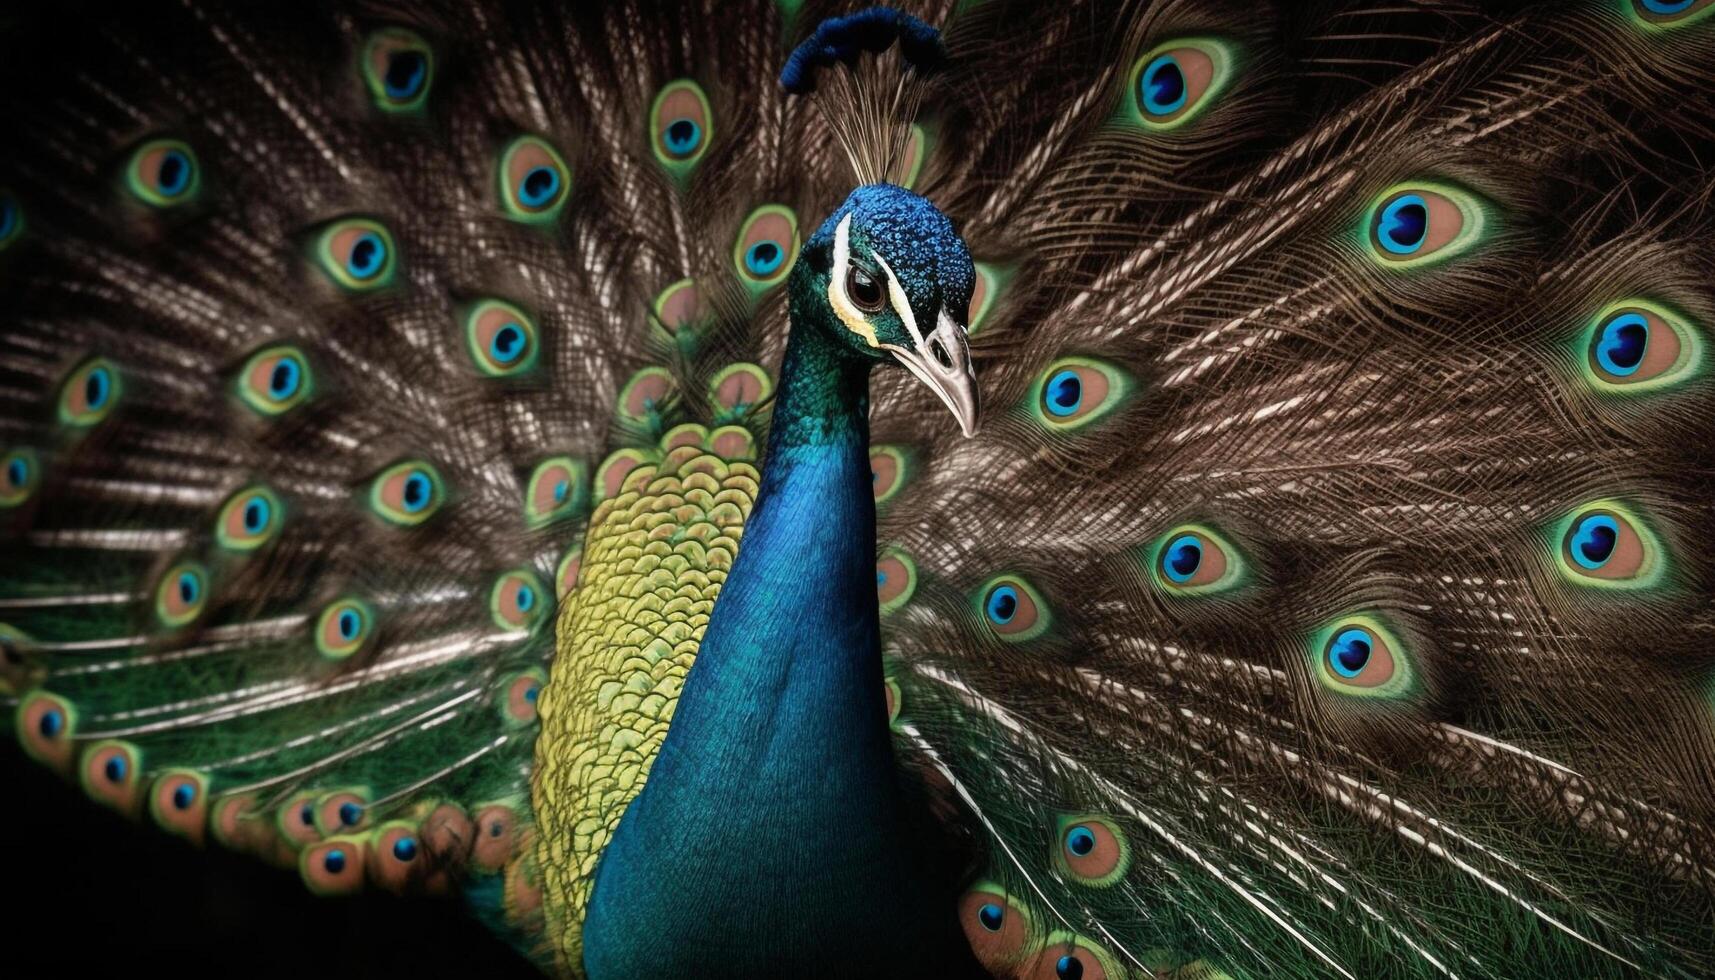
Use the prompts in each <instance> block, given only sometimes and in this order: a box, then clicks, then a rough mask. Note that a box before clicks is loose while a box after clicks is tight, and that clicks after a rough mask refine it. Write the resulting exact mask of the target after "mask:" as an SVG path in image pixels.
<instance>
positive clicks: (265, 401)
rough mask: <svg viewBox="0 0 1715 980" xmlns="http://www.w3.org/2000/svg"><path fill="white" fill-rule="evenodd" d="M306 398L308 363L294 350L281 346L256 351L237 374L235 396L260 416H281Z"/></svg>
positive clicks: (300, 353) (308, 377)
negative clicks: (236, 393) (236, 391)
mask: <svg viewBox="0 0 1715 980" xmlns="http://www.w3.org/2000/svg"><path fill="white" fill-rule="evenodd" d="M309 396H310V365H309V361H308V360H306V359H305V357H304V354H303V352H302V351H300V350H298V349H297V348H296V347H292V346H289V345H282V346H279V347H269V348H267V349H266V350H261V351H258V352H256V353H255V354H252V355H251V357H250V360H248V361H246V362H245V363H244V369H243V370H242V371H240V372H239V375H238V397H239V398H240V399H241V400H243V402H244V404H246V405H249V406H250V407H251V408H253V409H255V410H256V411H258V412H260V413H261V414H263V415H280V414H282V413H284V412H287V411H289V410H291V409H293V408H296V407H297V406H298V405H300V404H302V403H303V401H304V399H306V398H308V397H309Z"/></svg>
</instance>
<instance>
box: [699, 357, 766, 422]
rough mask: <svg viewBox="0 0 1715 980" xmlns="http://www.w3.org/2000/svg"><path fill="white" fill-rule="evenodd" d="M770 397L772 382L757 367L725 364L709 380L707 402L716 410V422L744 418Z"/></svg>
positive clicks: (744, 363) (744, 364)
mask: <svg viewBox="0 0 1715 980" xmlns="http://www.w3.org/2000/svg"><path fill="white" fill-rule="evenodd" d="M773 394H774V379H773V378H771V377H769V376H768V372H767V371H766V370H764V369H763V368H762V366H761V365H758V364H749V363H746V362H743V361H740V362H739V363H737V364H728V365H727V366H726V367H724V368H721V369H720V370H719V371H717V372H715V375H714V377H712V378H710V379H709V400H710V401H711V402H713V403H714V404H715V405H716V406H717V407H718V409H719V411H718V413H717V416H718V417H717V419H716V421H726V420H728V419H738V418H742V417H744V416H745V415H746V414H748V413H749V412H750V410H751V409H753V408H755V407H756V406H757V405H760V404H762V403H763V402H764V401H767V400H768V398H769V396H771V395H773Z"/></svg>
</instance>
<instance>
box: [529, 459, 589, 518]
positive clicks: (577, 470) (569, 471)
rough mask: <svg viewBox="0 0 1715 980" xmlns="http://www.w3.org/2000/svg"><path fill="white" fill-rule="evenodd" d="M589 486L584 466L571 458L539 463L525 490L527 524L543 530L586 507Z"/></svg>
mask: <svg viewBox="0 0 1715 980" xmlns="http://www.w3.org/2000/svg"><path fill="white" fill-rule="evenodd" d="M588 484H589V474H588V473H587V472H585V468H584V464H583V463H581V462H578V461H577V460H574V459H572V458H571V457H570V456H556V457H554V458H553V459H547V460H543V461H542V462H540V463H538V464H536V469H535V470H534V471H532V472H531V474H530V481H529V483H527V484H526V485H525V487H524V523H525V524H527V525H529V526H530V527H543V526H545V525H548V524H552V523H554V522H555V521H558V520H562V519H564V518H566V517H568V516H570V515H571V514H573V513H575V512H577V510H578V509H579V508H580V507H582V506H583V501H584V491H585V488H586V487H587V486H588Z"/></svg>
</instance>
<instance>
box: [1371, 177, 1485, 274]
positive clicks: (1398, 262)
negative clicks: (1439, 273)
mask: <svg viewBox="0 0 1715 980" xmlns="http://www.w3.org/2000/svg"><path fill="white" fill-rule="evenodd" d="M1487 221H1488V214H1487V209H1486V207H1485V206H1484V204H1483V203H1482V202H1481V201H1479V200H1477V198H1476V197H1475V196H1473V195H1472V194H1471V193H1470V192H1469V191H1466V190H1464V189H1462V188H1458V187H1453V186H1451V185H1448V184H1435V183H1427V182H1418V183H1411V184H1399V185H1396V186H1394V187H1391V188H1389V189H1388V190H1386V191H1384V192H1383V193H1382V195H1381V196H1380V197H1379V198H1377V199H1376V201H1375V203H1374V204H1373V205H1371V206H1370V210H1369V213H1368V214H1367V216H1366V217H1365V219H1364V228H1365V229H1366V232H1365V235H1366V238H1367V240H1368V242H1369V248H1370V254H1371V255H1373V256H1375V257H1376V258H1377V259H1378V260H1380V261H1381V263H1382V264H1383V265H1385V266H1389V267H1392V268H1405V267H1416V266H1421V265H1428V264H1431V263H1434V262H1441V261H1444V260H1446V259H1450V258H1453V257H1454V256H1456V255H1459V254H1460V253H1462V252H1464V251H1466V250H1468V249H1469V248H1470V247H1471V246H1473V245H1475V244H1476V243H1477V242H1478V240H1480V239H1481V238H1482V236H1483V231H1484V228H1485V226H1486V224H1487Z"/></svg>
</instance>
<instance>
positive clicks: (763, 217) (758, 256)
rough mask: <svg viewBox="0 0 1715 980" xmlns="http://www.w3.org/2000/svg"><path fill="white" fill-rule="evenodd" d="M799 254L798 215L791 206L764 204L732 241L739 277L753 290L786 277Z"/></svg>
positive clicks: (733, 259)
mask: <svg viewBox="0 0 1715 980" xmlns="http://www.w3.org/2000/svg"><path fill="white" fill-rule="evenodd" d="M797 255H798V217H797V215H795V214H794V213H793V212H792V209H791V208H787V207H782V206H781V205H778V204H765V205H763V206H762V207H759V208H757V209H756V210H755V211H752V212H751V213H750V217H748V218H746V219H745V221H744V226H743V227H742V228H740V229H739V233H738V241H737V242H735V243H734V244H733V248H732V261H733V265H734V266H736V267H737V268H738V274H739V278H740V279H742V280H743V281H744V282H745V284H746V285H748V286H750V287H751V289H752V290H761V289H766V288H768V287H769V286H772V285H774V284H775V283H777V282H779V281H780V280H781V279H784V278H785V277H786V272H787V270H789V269H790V268H791V267H792V260H793V259H795V258H797Z"/></svg>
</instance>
